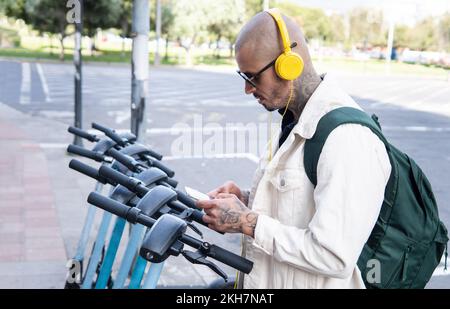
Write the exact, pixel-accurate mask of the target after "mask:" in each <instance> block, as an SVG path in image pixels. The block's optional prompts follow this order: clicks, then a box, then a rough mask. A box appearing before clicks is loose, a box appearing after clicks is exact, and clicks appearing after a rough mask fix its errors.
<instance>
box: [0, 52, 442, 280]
mask: <svg viewBox="0 0 450 309" xmlns="http://www.w3.org/2000/svg"><path fill="white" fill-rule="evenodd" d="M0 74H1V75H0V102H1V103H3V104H7V105H8V106H10V107H12V108H14V109H16V110H18V111H21V112H24V113H27V114H30V115H33V116H37V117H42V118H46V119H49V120H52V121H54V122H57V123H62V124H66V125H71V124H72V123H73V117H74V113H73V110H74V108H73V101H74V100H73V97H74V95H73V89H74V78H73V74H74V68H73V65H71V64H70V63H66V64H59V63H37V62H19V61H11V60H0ZM83 74H84V75H83V78H84V80H83V87H84V88H83V126H84V128H90V123H91V122H93V121H95V122H98V123H101V124H104V125H106V126H110V127H114V128H116V129H121V130H128V129H129V123H130V107H129V105H130V103H129V102H130V97H131V93H130V89H131V72H130V68H129V66H127V65H99V64H96V65H93V64H92V65H85V66H84V68H83ZM330 74H332V75H334V76H335V78H336V79H337V80H338V81H339V83H340V84H341V86H342V87H343V88H344V89H345V90H346V91H347V92H348V93H349V94H350V95H351V96H352V97H353V98H354V99H355V100H356V101H357V102H358V103H359V104H360V105H361V106H362V107H363V108H364V109H365V110H366V111H367V112H369V113H376V114H377V115H378V116H379V119H380V123H381V125H382V127H383V130H384V132H385V135H386V136H387V137H388V139H389V140H390V141H391V142H392V144H394V145H395V146H397V147H398V148H400V149H401V150H403V151H404V152H406V153H408V154H409V155H410V156H411V157H413V158H414V159H415V160H416V162H417V163H418V164H419V165H420V166H421V167H422V169H423V170H424V172H425V173H426V175H427V176H428V178H429V180H430V182H431V184H432V186H433V189H434V192H435V195H436V199H437V201H438V204H439V211H440V216H441V218H442V220H443V221H444V222H445V224H446V225H447V226H448V227H450V205H449V201H450V180H449V177H448V175H449V174H450V82H449V81H447V80H443V79H439V78H422V77H416V76H389V75H387V76H386V75H371V74H369V73H367V74H359V75H356V74H353V73H348V72H331V73H330ZM149 90H150V94H149V98H148V103H147V109H146V117H145V121H146V123H145V126H146V135H145V139H144V141H145V143H146V144H148V145H150V146H151V147H153V148H154V149H155V150H158V151H159V152H160V153H163V154H165V155H166V160H167V161H168V164H169V165H170V166H171V167H172V168H173V169H174V170H175V171H176V172H177V179H179V180H180V185H181V187H183V186H184V185H189V186H191V187H193V188H196V189H199V190H200V191H205V192H207V191H209V190H210V189H212V188H214V187H216V186H218V185H220V184H221V183H223V182H224V181H225V180H228V179H232V180H235V181H236V182H237V183H239V184H240V185H241V186H242V187H248V186H250V184H251V178H252V174H253V171H254V169H255V166H256V161H257V158H258V156H259V155H261V154H262V153H263V151H264V147H265V144H266V141H267V135H268V131H267V121H268V117H267V115H268V114H267V112H265V110H264V109H263V108H262V107H260V106H259V105H258V104H257V102H256V101H255V100H254V99H252V97H249V96H246V95H245V94H244V84H243V81H242V80H241V79H240V77H239V76H238V75H237V74H233V72H232V71H231V70H224V71H223V72H208V71H205V70H192V69H181V68H172V67H160V68H154V67H151V68H150V81H149ZM278 122H279V117H277V116H276V117H274V120H273V123H274V124H275V125H277V124H278ZM202 128H203V130H202ZM214 128H215V129H214ZM248 130H250V131H248ZM239 132H240V133H241V135H240V136H241V138H245V139H246V141H247V142H246V143H240V142H239V137H236V136H238V135H239ZM246 132H247V134H248V135H245V133H246ZM235 133H236V134H237V135H235ZM242 133H243V135H242ZM66 141H67V134H66V133H65V132H50V133H48V134H47V135H45V136H40V140H39V142H40V145H41V147H42V148H45V149H47V153H48V154H50V155H52V151H53V149H62V148H64V147H65V146H66ZM185 141H191V143H187V142H185ZM216 141H223V143H221V142H219V143H217V142H216ZM241 141H242V140H241ZM183 142H184V143H183ZM187 144H190V145H191V146H186V145H187ZM180 145H181V146H180ZM243 145H244V146H243ZM53 155H55V154H54V153H53ZM205 155H207V156H205ZM79 220H82V217H80V218H79ZM78 224H79V223H78ZM211 237H212V239H214V240H217V241H219V237H218V236H217V235H211ZM73 238H74V239H75V238H76V237H75V236H74V237H73ZM227 241H231V242H232V243H233V245H234V246H235V248H237V247H238V242H239V240H238V239H237V238H236V237H229V238H227ZM69 247H74V240H73V241H72V242H70V245H69ZM236 250H238V249H236ZM69 251H70V248H69ZM174 271H175V270H174ZM168 272H169V271H168ZM168 274H169V273H168ZM165 278H169V276H167V277H165ZM166 283H167V284H170V283H171V282H170V279H167V282H166ZM429 287H447V288H450V276H447V275H443V273H442V271H441V270H439V271H438V272H436V276H434V277H433V279H432V281H431V282H430V284H429Z"/></svg>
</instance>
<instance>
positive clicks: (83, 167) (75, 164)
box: [69, 159, 108, 184]
mask: <svg viewBox="0 0 450 309" xmlns="http://www.w3.org/2000/svg"><path fill="white" fill-rule="evenodd" d="M69 167H70V168H71V169H73V170H75V171H77V172H80V173H81V174H84V175H86V176H88V177H91V178H94V179H95V180H97V181H98V182H101V183H102V184H107V183H108V181H107V180H106V178H105V177H102V176H100V175H99V173H98V170H96V169H95V168H93V167H91V166H89V165H87V164H84V163H83V162H80V161H78V160H76V159H72V160H71V161H70V162H69Z"/></svg>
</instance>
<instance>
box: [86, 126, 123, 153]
mask: <svg viewBox="0 0 450 309" xmlns="http://www.w3.org/2000/svg"><path fill="white" fill-rule="evenodd" d="M92 128H94V129H96V130H99V131H102V132H103V133H105V135H106V136H108V137H109V138H110V139H112V140H113V141H115V142H116V143H117V144H118V145H120V146H122V147H124V146H125V145H126V143H125V141H124V140H123V139H122V138H121V137H120V135H119V134H117V133H116V131H114V130H113V129H110V128H107V127H104V126H102V125H99V124H98V123H95V122H93V123H92Z"/></svg>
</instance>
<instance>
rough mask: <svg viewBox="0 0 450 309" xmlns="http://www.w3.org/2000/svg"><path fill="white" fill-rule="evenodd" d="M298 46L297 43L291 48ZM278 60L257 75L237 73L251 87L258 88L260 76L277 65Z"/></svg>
mask: <svg viewBox="0 0 450 309" xmlns="http://www.w3.org/2000/svg"><path fill="white" fill-rule="evenodd" d="M296 46H297V43H296V42H294V43H292V45H291V48H294V47H296ZM277 59H278V57H277V58H275V59H274V60H272V61H271V62H270V63H269V64H268V65H266V66H265V67H263V68H262V69H261V70H259V71H258V72H257V73H255V74H252V73H246V72H241V71H239V70H237V71H236V72H237V73H238V74H239V76H240V77H242V78H243V79H244V80H245V81H246V82H247V83H249V84H250V85H252V86H253V87H255V88H256V80H257V79H258V78H259V76H260V75H261V74H262V73H264V72H265V71H266V70H267V69H269V68H270V67H272V66H273V65H275V62H277Z"/></svg>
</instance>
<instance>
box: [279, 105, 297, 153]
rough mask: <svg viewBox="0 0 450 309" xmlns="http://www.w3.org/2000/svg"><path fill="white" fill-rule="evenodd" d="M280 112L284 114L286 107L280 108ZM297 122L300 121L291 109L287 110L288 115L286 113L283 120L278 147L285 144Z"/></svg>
mask: <svg viewBox="0 0 450 309" xmlns="http://www.w3.org/2000/svg"><path fill="white" fill-rule="evenodd" d="M278 112H279V113H280V114H281V115H283V113H284V108H281V109H279V110H278ZM297 122H298V121H296V120H295V119H294V114H293V113H292V112H291V111H290V110H287V112H286V115H284V117H283V120H282V121H281V134H280V139H279V141H278V147H281V145H283V143H284V142H285V141H286V139H287V137H288V136H289V134H290V133H291V131H292V129H293V128H294V127H295V125H296V124H297Z"/></svg>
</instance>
